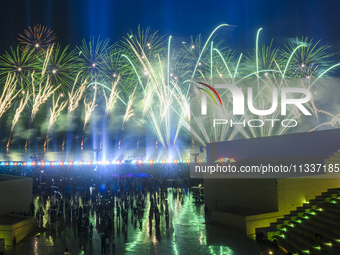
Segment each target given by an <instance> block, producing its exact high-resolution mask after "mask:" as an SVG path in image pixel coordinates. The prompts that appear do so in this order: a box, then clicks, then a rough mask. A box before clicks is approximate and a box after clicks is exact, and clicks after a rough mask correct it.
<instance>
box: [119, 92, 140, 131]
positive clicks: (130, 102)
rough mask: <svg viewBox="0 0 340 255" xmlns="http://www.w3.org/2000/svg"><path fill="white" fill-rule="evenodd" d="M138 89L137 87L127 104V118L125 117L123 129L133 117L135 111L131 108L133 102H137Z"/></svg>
mask: <svg viewBox="0 0 340 255" xmlns="http://www.w3.org/2000/svg"><path fill="white" fill-rule="evenodd" d="M136 88H137V86H136V87H135V89H134V90H133V92H132V94H131V95H130V96H129V102H128V104H127V108H126V112H125V116H124V119H123V124H122V127H124V124H125V123H126V122H127V121H128V120H129V119H130V118H131V117H132V116H133V109H131V108H132V103H133V100H135V92H136Z"/></svg>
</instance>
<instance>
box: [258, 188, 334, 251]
mask: <svg viewBox="0 0 340 255" xmlns="http://www.w3.org/2000/svg"><path fill="white" fill-rule="evenodd" d="M257 232H262V233H263V234H264V235H265V236H266V237H267V239H268V240H275V239H276V240H277V243H278V246H279V248H280V249H281V250H282V251H284V252H285V253H288V252H291V253H292V254H301V255H305V254H328V255H336V254H340V189H329V190H328V191H327V192H324V193H322V194H321V196H317V197H315V199H313V200H310V201H309V202H308V203H305V204H303V206H302V207H298V208H296V210H295V211H292V212H290V214H289V215H284V217H283V218H281V219H278V220H277V222H275V223H271V224H270V227H267V228H260V229H257ZM316 234H317V235H321V236H322V238H321V239H318V240H317V235H316Z"/></svg>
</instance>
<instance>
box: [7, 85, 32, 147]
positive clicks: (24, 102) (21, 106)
mask: <svg viewBox="0 0 340 255" xmlns="http://www.w3.org/2000/svg"><path fill="white" fill-rule="evenodd" d="M29 98H30V94H29V91H28V90H27V95H26V98H25V99H24V98H22V99H21V100H20V104H19V107H18V108H17V109H16V110H15V115H14V118H13V120H12V127H11V132H10V134H9V139H8V142H7V148H9V145H10V143H11V137H12V132H13V129H14V127H15V125H16V124H17V123H18V121H19V119H20V114H21V113H22V111H23V110H24V109H25V106H26V105H27V103H28V99H29Z"/></svg>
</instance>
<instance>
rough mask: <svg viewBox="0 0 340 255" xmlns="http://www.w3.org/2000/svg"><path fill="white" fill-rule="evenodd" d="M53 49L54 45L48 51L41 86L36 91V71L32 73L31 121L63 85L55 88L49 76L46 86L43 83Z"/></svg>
mask: <svg viewBox="0 0 340 255" xmlns="http://www.w3.org/2000/svg"><path fill="white" fill-rule="evenodd" d="M52 50H53V46H52V47H49V48H48V49H47V52H46V57H45V60H44V63H43V68H42V72H41V77H40V82H39V88H38V90H37V92H36V88H35V84H34V72H33V73H32V75H31V78H32V96H33V105H32V113H31V122H32V121H33V120H34V118H35V115H36V114H37V113H38V111H39V107H40V106H41V105H42V104H44V103H45V102H46V100H47V99H48V98H49V97H50V96H51V95H52V94H53V93H54V92H55V91H56V90H57V89H58V88H59V87H60V86H61V84H60V85H59V86H57V87H55V88H53V85H52V84H51V83H50V78H49V76H48V77H47V80H46V82H45V86H43V87H42V85H43V82H44V80H43V78H44V76H45V73H46V68H47V65H48V61H49V59H50V57H51V54H52Z"/></svg>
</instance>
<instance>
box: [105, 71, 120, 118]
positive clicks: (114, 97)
mask: <svg viewBox="0 0 340 255" xmlns="http://www.w3.org/2000/svg"><path fill="white" fill-rule="evenodd" d="M119 79H120V75H118V79H117V81H115V82H114V83H113V84H112V90H111V94H110V97H109V98H107V96H106V94H105V90H104V89H103V92H104V97H105V101H106V109H105V117H107V116H108V115H109V113H110V112H111V110H112V108H113V106H114V104H115V103H116V100H117V98H118V95H119V93H120V91H117V84H118V82H119Z"/></svg>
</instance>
